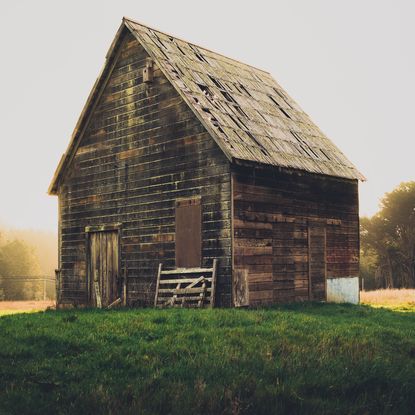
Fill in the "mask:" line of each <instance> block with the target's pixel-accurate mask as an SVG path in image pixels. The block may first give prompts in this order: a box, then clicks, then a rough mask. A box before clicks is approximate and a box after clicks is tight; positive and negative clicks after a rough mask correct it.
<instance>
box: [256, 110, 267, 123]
mask: <svg viewBox="0 0 415 415" xmlns="http://www.w3.org/2000/svg"><path fill="white" fill-rule="evenodd" d="M256 112H257V113H258V115H259V116H260V117H261V118H262V119H263V120H264V121H265V122H266V123H267V124H268V120H267V119H266V118H265V117H264V116H263V115H262V112H261V111H258V110H256Z"/></svg>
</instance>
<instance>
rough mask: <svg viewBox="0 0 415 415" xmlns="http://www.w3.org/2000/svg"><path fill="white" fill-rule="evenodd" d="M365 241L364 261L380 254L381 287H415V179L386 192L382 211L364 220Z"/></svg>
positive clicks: (378, 279)
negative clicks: (370, 256)
mask: <svg viewBox="0 0 415 415" xmlns="http://www.w3.org/2000/svg"><path fill="white" fill-rule="evenodd" d="M361 243H362V244H361V245H362V262H363V264H365V261H366V262H367V256H368V255H369V254H371V255H372V256H373V255H375V256H376V261H375V264H376V265H375V266H374V267H373V268H374V269H375V276H374V277H375V280H376V284H377V286H382V287H390V288H393V287H396V288H400V287H414V286H415V182H407V183H401V184H400V185H399V186H398V187H397V188H396V189H394V190H393V191H392V192H390V193H386V194H385V196H384V197H383V199H382V201H381V209H380V211H379V212H378V213H376V214H375V215H374V216H373V217H371V218H362V219H361Z"/></svg>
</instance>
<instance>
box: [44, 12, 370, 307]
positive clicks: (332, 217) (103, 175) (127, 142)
mask: <svg viewBox="0 0 415 415" xmlns="http://www.w3.org/2000/svg"><path fill="white" fill-rule="evenodd" d="M359 179H363V176H362V175H361V174H360V173H359V172H358V171H357V169H356V168H355V167H354V166H353V164H352V163H351V162H350V161H349V160H348V159H347V158H346V157H345V156H344V155H343V154H342V153H341V151H340V150H339V149H338V148H337V147H336V146H335V145H334V144H333V143H332V142H331V141H330V140H329V139H328V138H327V137H326V136H325V135H324V133H322V132H321V130H320V129H319V128H318V127H317V126H316V125H315V124H314V123H313V122H312V121H311V120H310V118H309V117H308V115H307V114H306V113H304V112H303V111H302V110H301V108H300V107H299V106H298V105H297V104H296V102H295V101H294V100H293V99H292V98H291V97H290V96H289V95H288V94H287V93H286V92H285V91H284V90H283V89H282V87H281V86H280V85H279V84H278V83H277V82H276V81H275V80H274V79H273V78H272V76H271V75H270V74H269V73H267V72H264V71H262V70H260V69H257V68H254V67H252V66H249V65H246V64H243V63H240V62H238V61H236V60H233V59H230V58H227V57H225V56H222V55H220V54H218V53H214V52H212V51H210V50H208V49H205V48H202V47H200V46H196V45H194V44H192V43H189V42H186V41H183V40H181V39H178V38H175V37H173V36H170V35H168V34H165V33H162V32H160V31H157V30H154V29H151V28H149V27H146V26H143V25H141V24H139V23H137V22H135V21H133V20H130V19H127V18H124V19H123V21H122V24H121V26H120V28H119V30H118V32H117V34H116V36H115V39H114V41H113V43H112V45H111V47H110V49H109V51H108V54H107V56H106V60H105V64H104V67H103V69H102V72H101V74H100V75H99V77H98V79H97V81H96V83H95V85H94V87H93V89H92V91H91V93H90V96H89V98H88V100H87V102H86V104H85V107H84V109H83V111H82V114H81V116H80V118H79V121H78V123H77V125H76V127H75V130H74V132H73V135H72V138H71V141H70V144H69V146H68V149H67V151H66V152H65V153H64V155H63V156H62V159H61V161H60V163H59V165H58V168H57V170H56V173H55V175H54V177H53V180H52V182H51V185H50V187H49V193H50V194H51V195H57V196H58V198H59V304H60V305H61V306H65V305H76V306H78V305H79V306H82V305H95V302H96V300H95V299H94V295H93V292H94V290H93V287H92V284H93V281H94V278H95V277H94V276H97V275H98V277H97V278H96V279H95V280H96V281H97V280H98V281H99V285H100V289H101V293H102V302H103V305H108V304H110V303H112V302H113V301H114V300H115V299H117V298H122V300H124V302H125V303H126V304H127V305H132V306H134V305H147V304H152V302H153V299H154V293H155V288H156V277H157V269H158V265H159V263H162V264H163V268H164V269H174V268H176V267H184V268H188V267H207V268H209V267H212V262H213V260H214V259H215V258H216V259H217V260H218V269H217V284H216V295H215V304H216V305H219V306H233V305H234V306H238V305H247V304H249V305H251V306H256V305H262V304H271V303H279V302H289V301H305V300H325V299H327V298H328V299H331V298H333V299H335V297H336V296H338V298H339V299H340V300H342V299H343V300H348V299H350V301H354V299H355V298H356V295H358V294H356V293H357V292H358V278H357V277H358V274H359V216H358V213H359V211H358V209H359V208H358V181H359Z"/></svg>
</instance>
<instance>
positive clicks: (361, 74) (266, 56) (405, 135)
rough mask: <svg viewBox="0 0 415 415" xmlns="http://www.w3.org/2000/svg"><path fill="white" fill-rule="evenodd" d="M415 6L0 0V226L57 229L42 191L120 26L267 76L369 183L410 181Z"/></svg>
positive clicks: (368, 198) (367, 191) (375, 194)
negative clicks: (183, 43)
mask: <svg viewBox="0 0 415 415" xmlns="http://www.w3.org/2000/svg"><path fill="white" fill-rule="evenodd" d="M414 15H415V2H413V1H411V0H408V1H405V0H394V1H382V0H377V1H375V0H373V1H372V0H359V1H357V0H348V1H340V0H312V1H311V0H290V1H287V0H284V1H281V0H273V1H269V0H255V1H243V0H239V1H232V0H228V1H223V0H221V1H216V0H209V1H203V2H202V1H196V0H193V1H185V0H175V1H162V0H158V1H157V2H155V1H149V0H147V1H142V0H140V1H139V0H135V1H129V0H125V1H123V0H117V1H106V0H88V1H86V0H83V1H78V0H71V1H56V0H55V1H47V0H37V1H19V0H13V1H12V0H8V1H7V0H6V1H5V0H1V4H0V51H1V65H0V125H1V130H0V189H1V192H0V195H1V196H0V226H3V227H13V228H29V229H34V230H36V229H38V230H46V231H56V230H57V199H56V197H52V196H48V195H47V188H48V186H49V183H50V181H51V178H52V176H53V173H54V171H55V168H56V166H57V164H58V162H59V159H60V157H61V155H62V153H63V152H64V151H65V150H66V147H67V145H68V143H69V139H70V136H71V133H72V131H73V129H74V127H75V124H76V121H77V119H78V117H79V115H80V113H81V111H82V108H83V105H84V103H85V101H86V99H87V96H88V94H89V92H90V90H91V88H92V85H93V83H94V82H95V79H96V77H97V76H98V73H99V71H100V69H101V67H102V65H103V63H104V58H105V54H106V52H107V50H108V48H109V46H110V44H111V41H112V39H113V37H114V35H115V33H116V31H117V29H118V27H119V25H120V23H121V19H122V17H123V16H128V17H131V18H134V19H136V20H138V21H140V22H142V23H145V24H148V25H149V26H152V27H154V28H157V29H160V30H162V31H165V32H168V33H171V34H173V35H176V36H178V37H181V38H183V39H186V40H188V41H191V42H192V43H196V44H199V45H201V46H205V47H207V48H209V49H211V50H214V51H217V52H220V53H222V54H224V55H227V56H229V57H232V58H236V59H239V60H241V61H243V62H245V63H249V64H251V65H253V66H256V67H259V68H262V69H265V70H267V71H269V72H271V74H272V75H273V76H274V78H276V80H277V81H278V82H279V83H280V84H281V85H282V86H283V87H284V88H285V90H286V91H287V92H288V93H289V94H290V95H291V96H292V97H293V98H294V99H295V100H296V101H297V103H298V104H299V105H300V106H301V107H302V108H303V109H304V110H305V112H307V113H308V114H309V115H310V116H311V118H312V119H313V121H314V122H315V123H316V124H317V125H318V126H319V127H320V128H321V129H322V130H323V131H324V132H325V133H326V134H327V135H328V137H330V138H331V139H332V140H333V141H334V143H335V144H336V145H337V146H338V147H339V148H340V149H341V150H342V151H343V152H344V153H345V154H346V155H347V157H348V158H349V159H350V160H351V161H352V162H353V163H354V164H355V165H356V166H357V167H358V168H359V170H360V171H361V172H362V173H363V174H364V175H365V176H366V177H367V182H365V183H363V184H361V185H360V213H361V215H372V214H374V213H375V212H376V211H377V209H378V204H379V200H380V198H381V197H382V195H383V194H384V193H385V192H388V191H391V190H393V188H394V187H395V186H397V185H398V184H399V183H400V182H402V181H410V180H415V167H414V159H415V157H414V154H415V136H414V130H413V129H412V127H411V126H412V120H413V118H414V109H415V108H414V97H415V76H414V74H415V48H414V45H413V42H414V39H415V25H414V23H413V18H414Z"/></svg>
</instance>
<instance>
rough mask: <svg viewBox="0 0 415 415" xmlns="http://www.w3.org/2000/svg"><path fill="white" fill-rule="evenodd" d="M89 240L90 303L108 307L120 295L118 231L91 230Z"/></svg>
mask: <svg viewBox="0 0 415 415" xmlns="http://www.w3.org/2000/svg"><path fill="white" fill-rule="evenodd" d="M88 240H89V249H88V253H89V255H88V270H89V299H90V304H91V305H93V306H99V302H100V301H101V306H102V307H106V306H108V305H110V304H111V303H112V302H114V301H115V300H116V299H117V298H118V297H119V292H118V276H119V261H118V231H114V230H111V231H100V232H90V233H89V238H88ZM96 283H98V284H96ZM97 289H98V290H99V291H98V293H97ZM98 297H100V299H99V298H98Z"/></svg>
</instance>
